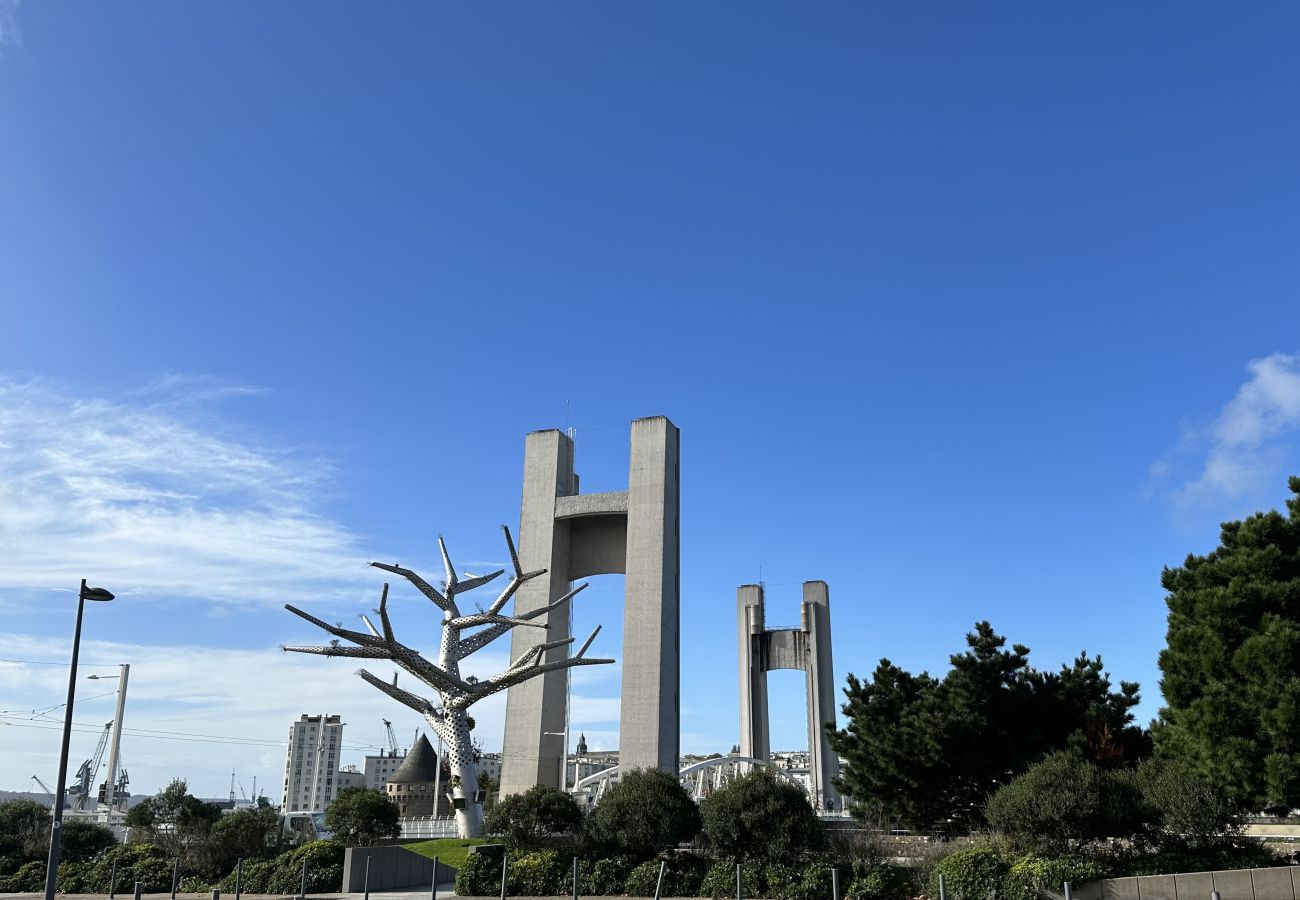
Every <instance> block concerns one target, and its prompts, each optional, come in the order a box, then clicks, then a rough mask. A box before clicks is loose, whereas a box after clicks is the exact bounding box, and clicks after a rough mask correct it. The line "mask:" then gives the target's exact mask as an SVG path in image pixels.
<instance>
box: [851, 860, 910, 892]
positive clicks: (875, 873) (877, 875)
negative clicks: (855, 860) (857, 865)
mask: <svg viewBox="0 0 1300 900" xmlns="http://www.w3.org/2000/svg"><path fill="white" fill-rule="evenodd" d="M910 888H911V878H910V877H909V873H908V872H907V871H906V870H905V869H902V868H900V867H899V866H894V865H889V864H887V863H878V864H874V865H869V866H864V867H862V868H861V869H860V870H858V871H856V872H855V874H854V875H853V880H852V881H850V882H849V886H848V890H847V891H846V892H845V896H846V897H847V898H848V900H900V898H904V897H910V896H911V891H910Z"/></svg>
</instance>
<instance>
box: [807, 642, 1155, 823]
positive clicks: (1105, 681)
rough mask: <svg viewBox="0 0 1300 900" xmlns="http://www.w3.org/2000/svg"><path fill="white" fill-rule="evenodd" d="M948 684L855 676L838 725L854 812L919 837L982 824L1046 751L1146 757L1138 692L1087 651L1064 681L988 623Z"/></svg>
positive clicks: (1109, 759) (887, 671)
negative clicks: (1115, 681)
mask: <svg viewBox="0 0 1300 900" xmlns="http://www.w3.org/2000/svg"><path fill="white" fill-rule="evenodd" d="M966 644H967V649H966V652H964V653H960V654H956V655H953V656H952V657H951V658H950V660H951V663H952V669H951V670H950V671H949V672H948V673H947V675H945V676H944V678H943V679H942V680H939V679H936V678H934V677H933V676H931V675H929V674H927V673H925V672H922V673H921V674H920V675H912V674H911V673H909V672H906V671H904V670H903V669H901V668H899V667H898V666H896V665H894V664H893V663H891V662H890V661H889V660H887V659H882V660H881V661H880V664H879V665H878V666H877V667H876V670H875V672H874V673H873V674H872V678H871V680H870V681H869V682H863V681H860V680H859V679H858V678H857V677H856V676H854V675H852V674H850V675H849V678H848V686H847V687H846V689H845V691H844V693H845V696H846V697H847V701H848V702H846V703H845V704H844V706H843V710H844V713H845V715H846V716H847V717H848V724H847V726H846V727H845V728H844V729H843V730H836V729H834V728H830V735H831V745H832V747H834V749H835V750H836V751H837V752H838V753H839V754H840V755H841V756H843V757H844V758H845V760H846V762H847V765H846V766H845V767H844V769H843V770H842V772H841V775H840V779H839V786H840V789H841V790H842V791H844V793H846V794H848V795H850V796H852V797H854V798H856V799H858V800H859V804H858V806H857V807H856V809H855V811H854V814H855V815H858V816H869V815H871V814H872V813H873V812H875V811H877V810H878V811H879V813H883V815H884V817H885V818H886V819H888V820H889V821H891V822H898V823H900V824H903V825H906V826H908V827H910V828H914V829H918V830H920V829H927V828H932V827H941V828H956V829H965V828H970V827H974V826H977V825H978V824H979V823H980V822H981V820H982V812H983V809H984V805H985V801H986V800H987V798H988V796H989V794H991V793H992V792H993V791H994V790H996V789H997V788H998V787H999V786H1000V785H1002V784H1005V783H1006V782H1007V781H1008V779H1009V778H1011V777H1012V776H1014V775H1016V774H1018V773H1020V772H1023V771H1025V770H1026V769H1027V768H1028V767H1029V766H1030V764H1032V763H1033V762H1035V761H1036V760H1038V759H1040V758H1042V757H1043V756H1044V755H1045V754H1047V753H1050V752H1052V751H1054V750H1060V749H1064V748H1066V747H1075V748H1076V749H1078V750H1079V752H1080V753H1083V754H1084V755H1085V756H1086V757H1088V758H1091V759H1096V760H1097V761H1099V762H1102V763H1103V764H1105V765H1108V766H1116V765H1121V764H1124V763H1127V762H1131V761H1133V760H1134V759H1136V758H1139V757H1140V756H1142V755H1143V754H1144V753H1145V752H1146V741H1145V736H1144V734H1143V732H1142V731H1141V729H1139V728H1136V727H1135V726H1134V725H1133V724H1132V720H1133V714H1132V709H1133V707H1134V706H1135V705H1136V704H1137V703H1138V686H1137V685H1136V684H1133V683H1130V682H1124V683H1122V684H1121V685H1120V689H1119V690H1118V691H1116V690H1112V687H1111V683H1110V679H1109V678H1108V677H1107V676H1106V674H1105V671H1104V669H1103V667H1102V662H1101V658H1100V657H1091V658H1090V657H1088V656H1087V654H1086V653H1085V654H1081V655H1080V656H1079V657H1078V658H1077V659H1076V660H1074V661H1073V663H1072V664H1071V665H1068V666H1063V667H1062V668H1061V670H1060V671H1059V672H1041V671H1039V670H1037V669H1035V668H1033V667H1032V666H1030V664H1029V649H1028V648H1027V647H1024V646H1022V645H1020V644H1013V645H1012V646H1011V647H1010V649H1007V646H1006V644H1007V642H1006V638H1004V637H1002V636H1001V635H999V634H997V633H996V632H995V631H994V630H993V627H992V626H991V625H990V624H989V623H988V622H978V623H976V625H975V630H974V631H973V632H971V633H970V634H968V635H967V636H966Z"/></svg>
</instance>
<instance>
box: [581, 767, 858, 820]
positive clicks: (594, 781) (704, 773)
mask: <svg viewBox="0 0 1300 900" xmlns="http://www.w3.org/2000/svg"><path fill="white" fill-rule="evenodd" d="M755 769H768V770H769V771H771V772H772V773H773V774H774V775H776V777H777V778H780V779H782V780H784V781H788V782H790V783H791V784H793V785H797V786H798V788H799V789H800V790H801V791H803V792H804V793H805V794H807V793H809V791H808V782H807V781H806V780H804V779H800V778H797V777H796V776H795V774H794V772H798V771H805V772H806V771H807V770H793V771H791V770H788V769H786V768H784V767H783V766H781V765H778V764H777V763H775V762H773V761H772V760H770V759H755V758H754V757H752V756H735V755H731V756H719V757H715V758H713V759H704V760H700V761H699V762H695V763H691V764H690V765H689V766H687V767H686V768H684V769H682V770H681V771H680V772H678V773H677V775H678V778H679V780H680V781H681V784H682V787H684V788H685V789H686V792H687V793H688V794H690V795H691V797H692V799H694V800H695V802H697V803H698V802H699V801H701V800H703V799H704V798H705V797H707V796H709V794H711V793H713V792H714V791H716V790H718V789H719V788H721V787H725V786H726V785H727V784H729V783H730V782H731V781H732V780H733V779H735V778H738V777H740V776H741V775H746V774H748V773H750V772H752V771H754V770H755ZM619 774H620V773H619V767H618V766H612V767H610V768H608V769H602V770H601V771H599V772H593V773H592V774H591V775H588V776H587V777H586V778H582V779H579V781H578V783H577V784H575V785H574V786H573V788H572V789H571V791H570V792H571V793H572V794H574V795H575V796H576V797H578V798H579V800H583V799H585V800H586V803H587V805H589V806H590V805H593V804H595V803H596V801H598V800H599V799H600V798H601V796H602V795H603V794H604V793H605V791H607V790H609V788H610V787H611V786H613V785H614V784H616V783H617V782H618V779H619ZM809 799H810V800H811V799H812V797H811V795H810V796H809ZM813 807H814V808H815V809H816V808H817V804H816V803H815V802H814V803H813ZM817 812H818V814H820V815H832V816H833V815H837V814H841V815H842V813H841V812H840V811H839V810H831V809H825V810H823V809H817Z"/></svg>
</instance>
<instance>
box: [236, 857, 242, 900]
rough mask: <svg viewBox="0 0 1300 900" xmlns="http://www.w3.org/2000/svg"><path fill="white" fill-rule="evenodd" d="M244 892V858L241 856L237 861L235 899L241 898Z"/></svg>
mask: <svg viewBox="0 0 1300 900" xmlns="http://www.w3.org/2000/svg"><path fill="white" fill-rule="evenodd" d="M243 893H244V858H243V857H242V856H241V857H239V862H237V863H235V900H239V898H240V896H241V895H242V894H243Z"/></svg>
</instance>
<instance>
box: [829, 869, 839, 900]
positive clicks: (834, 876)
mask: <svg viewBox="0 0 1300 900" xmlns="http://www.w3.org/2000/svg"><path fill="white" fill-rule="evenodd" d="M831 900H840V870H839V869H831Z"/></svg>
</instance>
